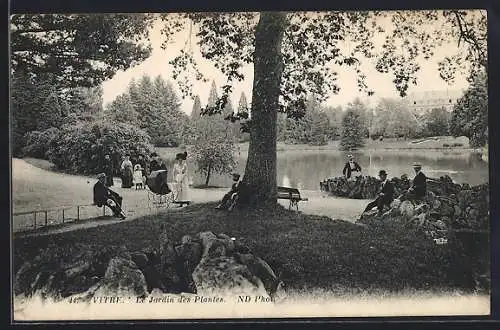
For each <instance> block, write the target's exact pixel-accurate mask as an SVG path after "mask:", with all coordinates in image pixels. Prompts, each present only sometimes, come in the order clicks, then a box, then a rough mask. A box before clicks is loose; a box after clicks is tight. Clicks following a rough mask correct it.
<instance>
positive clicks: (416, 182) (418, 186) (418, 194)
mask: <svg viewBox="0 0 500 330" xmlns="http://www.w3.org/2000/svg"><path fill="white" fill-rule="evenodd" d="M411 187H412V188H413V194H414V197H415V198H417V199H422V198H424V197H425V195H426V194H427V177H426V176H425V174H424V173H422V172H418V174H417V175H415V178H413V183H412V185H411Z"/></svg>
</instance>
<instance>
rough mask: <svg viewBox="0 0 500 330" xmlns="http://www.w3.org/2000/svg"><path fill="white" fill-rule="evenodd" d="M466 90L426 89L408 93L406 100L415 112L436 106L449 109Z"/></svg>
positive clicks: (422, 111)
mask: <svg viewBox="0 0 500 330" xmlns="http://www.w3.org/2000/svg"><path fill="white" fill-rule="evenodd" d="M463 93H464V90H444V91H443V90H442V91H426V92H416V93H410V94H408V95H407V96H406V97H405V98H404V100H405V102H407V104H408V106H409V107H410V109H411V110H412V111H413V112H414V113H425V112H427V111H430V110H432V109H434V108H441V107H444V108H445V109H446V110H448V111H452V110H453V106H454V105H455V104H456V103H457V101H458V99H460V97H462V95H463Z"/></svg>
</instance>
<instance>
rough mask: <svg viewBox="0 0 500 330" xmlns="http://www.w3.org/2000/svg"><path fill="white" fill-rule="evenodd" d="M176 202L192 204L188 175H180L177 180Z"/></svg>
mask: <svg viewBox="0 0 500 330" xmlns="http://www.w3.org/2000/svg"><path fill="white" fill-rule="evenodd" d="M175 183H176V185H175V190H176V198H175V201H176V202H190V201H191V199H190V196H189V195H190V194H189V181H188V177H187V176H186V175H182V174H178V175H177V176H176V178H175Z"/></svg>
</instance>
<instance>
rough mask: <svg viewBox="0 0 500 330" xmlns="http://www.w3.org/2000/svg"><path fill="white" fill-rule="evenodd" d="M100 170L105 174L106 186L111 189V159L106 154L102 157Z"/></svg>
mask: <svg viewBox="0 0 500 330" xmlns="http://www.w3.org/2000/svg"><path fill="white" fill-rule="evenodd" d="M102 170H103V172H104V174H106V186H107V187H112V186H113V184H114V182H113V174H114V169H113V161H112V160H111V157H110V156H109V155H108V154H106V155H104V164H103V168H102Z"/></svg>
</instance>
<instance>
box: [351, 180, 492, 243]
mask: <svg viewBox="0 0 500 330" xmlns="http://www.w3.org/2000/svg"><path fill="white" fill-rule="evenodd" d="M429 190H430V191H429V192H428V194H427V197H426V198H425V199H424V200H422V201H409V200H405V201H401V200H400V199H398V198H397V199H395V200H394V201H393V202H392V204H391V207H390V209H389V210H387V211H386V212H385V213H383V214H381V215H379V214H378V212H377V211H376V210H374V211H371V212H367V213H365V214H363V215H362V216H361V218H360V219H359V220H358V222H359V223H362V224H365V225H377V224H379V223H381V222H392V223H394V224H399V225H401V226H404V227H408V228H410V227H413V228H415V229H418V230H422V231H423V232H424V233H425V234H426V235H427V236H428V237H430V238H432V239H435V240H437V242H446V239H447V238H448V237H449V236H450V235H451V233H452V232H460V231H461V232H487V231H488V229H489V187H488V185H487V184H483V185H478V186H475V187H469V186H468V185H457V184H454V183H453V182H452V181H451V180H448V179H445V180H440V182H439V183H436V182H435V183H434V184H433V186H432V188H430V189H429Z"/></svg>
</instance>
